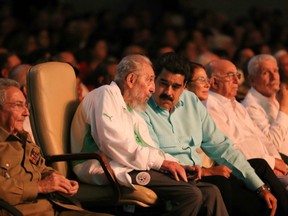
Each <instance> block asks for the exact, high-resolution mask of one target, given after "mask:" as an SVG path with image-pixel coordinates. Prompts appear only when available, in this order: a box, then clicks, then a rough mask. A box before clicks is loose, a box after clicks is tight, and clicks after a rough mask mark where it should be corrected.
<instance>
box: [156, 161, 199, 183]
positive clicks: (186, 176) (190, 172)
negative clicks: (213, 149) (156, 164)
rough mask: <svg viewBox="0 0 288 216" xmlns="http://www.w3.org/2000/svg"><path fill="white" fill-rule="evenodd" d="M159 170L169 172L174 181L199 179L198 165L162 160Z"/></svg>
mask: <svg viewBox="0 0 288 216" xmlns="http://www.w3.org/2000/svg"><path fill="white" fill-rule="evenodd" d="M160 171H162V172H166V173H169V174H170V175H171V176H172V178H174V179H175V180H176V181H180V180H183V181H185V182H188V180H193V181H198V180H200V179H201V167H200V166H199V165H195V166H190V165H185V166H183V165H180V164H179V163H177V162H174V161H167V160H164V161H163V163H162V166H161V168H160Z"/></svg>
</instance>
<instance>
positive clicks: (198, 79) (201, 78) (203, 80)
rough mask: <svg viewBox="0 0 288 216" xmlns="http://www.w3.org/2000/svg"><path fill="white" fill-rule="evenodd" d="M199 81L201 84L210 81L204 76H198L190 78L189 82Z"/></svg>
mask: <svg viewBox="0 0 288 216" xmlns="http://www.w3.org/2000/svg"><path fill="white" fill-rule="evenodd" d="M197 81H198V82H199V83H201V84H206V83H210V79H209V78H205V77H199V78H197V79H195V80H190V81H189V82H197Z"/></svg>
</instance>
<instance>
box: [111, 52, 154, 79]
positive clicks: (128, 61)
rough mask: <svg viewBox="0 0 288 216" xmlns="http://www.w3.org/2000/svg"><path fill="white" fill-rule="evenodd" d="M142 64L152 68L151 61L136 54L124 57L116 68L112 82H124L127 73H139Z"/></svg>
mask: <svg viewBox="0 0 288 216" xmlns="http://www.w3.org/2000/svg"><path fill="white" fill-rule="evenodd" d="M143 63H146V64H148V65H151V66H152V63H151V61H150V60H149V58H147V57H146V56H143V55H138V54H136V55H128V56H125V57H124V58H123V59H122V60H121V61H120V62H119V64H118V65H117V67H116V74H115V79H114V81H124V79H125V78H126V77H127V75H128V74H129V73H132V72H137V71H141V70H142V69H143Z"/></svg>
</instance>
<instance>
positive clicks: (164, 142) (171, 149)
mask: <svg viewBox="0 0 288 216" xmlns="http://www.w3.org/2000/svg"><path fill="white" fill-rule="evenodd" d="M159 146H160V148H161V149H162V150H163V151H164V152H166V153H169V154H173V153H175V152H177V151H178V149H179V141H178V139H177V138H176V137H175V136H167V135H165V136H159Z"/></svg>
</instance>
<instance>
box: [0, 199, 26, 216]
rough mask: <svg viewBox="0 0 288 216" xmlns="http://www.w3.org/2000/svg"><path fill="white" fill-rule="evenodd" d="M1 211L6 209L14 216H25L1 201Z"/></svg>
mask: <svg viewBox="0 0 288 216" xmlns="http://www.w3.org/2000/svg"><path fill="white" fill-rule="evenodd" d="M0 209H4V210H6V211H7V212H9V213H10V214H12V215H14V216H23V214H22V213H21V212H20V211H19V210H18V209H17V208H15V207H14V206H12V205H10V204H9V203H7V202H6V201H4V200H1V199H0Z"/></svg>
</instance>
